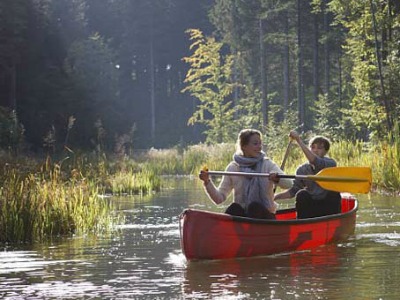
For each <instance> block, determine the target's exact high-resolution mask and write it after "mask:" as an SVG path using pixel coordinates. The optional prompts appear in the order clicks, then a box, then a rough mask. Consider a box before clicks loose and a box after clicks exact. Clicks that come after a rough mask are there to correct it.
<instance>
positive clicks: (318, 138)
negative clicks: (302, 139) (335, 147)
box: [308, 135, 331, 151]
mask: <svg viewBox="0 0 400 300" xmlns="http://www.w3.org/2000/svg"><path fill="white" fill-rule="evenodd" d="M314 144H322V145H323V146H324V148H325V150H326V151H329V148H330V147H331V141H330V140H329V139H328V138H327V137H324V136H321V135H317V136H315V137H313V138H312V139H311V140H310V142H309V143H308V146H309V147H311V146H312V145H314Z"/></svg>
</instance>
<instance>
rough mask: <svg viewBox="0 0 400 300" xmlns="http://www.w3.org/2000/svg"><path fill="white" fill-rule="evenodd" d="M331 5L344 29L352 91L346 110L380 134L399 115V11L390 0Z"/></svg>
mask: <svg viewBox="0 0 400 300" xmlns="http://www.w3.org/2000/svg"><path fill="white" fill-rule="evenodd" d="M330 8H331V11H332V12H333V13H334V14H335V17H336V22H337V23H338V24H341V25H342V26H344V27H345V28H346V30H347V35H346V44H345V49H346V55H347V56H349V60H348V61H349V62H351V66H352V71H351V75H352V82H351V84H353V85H354V89H355V94H354V96H353V99H352V105H351V109H350V110H346V111H345V113H346V114H347V115H348V116H350V118H351V120H352V122H353V123H354V124H355V125H356V126H357V127H358V128H362V127H366V128H368V130H369V131H370V132H371V133H372V135H374V136H377V137H380V138H382V137H384V136H385V135H386V133H387V131H388V130H391V129H392V128H390V124H391V123H392V121H393V120H397V119H398V116H399V115H398V110H397V109H396V108H397V107H398V106H399V103H400V92H399V90H398V88H397V87H393V83H394V85H395V86H396V85H397V82H398V81H397V80H398V78H399V69H398V61H399V51H398V40H399V38H400V32H399V30H398V25H399V20H400V15H399V12H398V11H395V6H389V1H379V2H378V1H375V0H372V1H356V0H351V1H342V0H333V1H331V2H330ZM375 26H376V27H375ZM389 33H390V34H389ZM376 39H377V40H376ZM381 69H382V70H381Z"/></svg>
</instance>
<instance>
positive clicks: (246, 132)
mask: <svg viewBox="0 0 400 300" xmlns="http://www.w3.org/2000/svg"><path fill="white" fill-rule="evenodd" d="M255 134H257V135H258V136H259V137H260V138H262V134H261V131H259V130H257V129H243V130H241V131H240V132H239V134H238V138H237V142H236V152H238V153H240V152H242V148H243V146H246V145H247V144H248V143H249V142H250V138H251V137H252V136H253V135H255Z"/></svg>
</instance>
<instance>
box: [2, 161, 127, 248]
mask: <svg viewBox="0 0 400 300" xmlns="http://www.w3.org/2000/svg"><path fill="white" fill-rule="evenodd" d="M3 176H4V177H5V178H6V179H5V181H4V183H3V186H2V189H1V191H0V199H1V201H0V241H1V242H34V241H43V240H45V239H49V238H51V237H54V236H61V235H71V234H78V235H83V234H88V233H95V234H99V233H105V232H108V231H110V230H111V229H112V228H113V225H114V224H115V223H119V222H120V221H121V220H120V218H121V217H120V216H118V217H116V216H113V214H112V212H113V211H114V210H115V209H114V207H113V205H112V203H111V202H109V201H108V200H107V199H104V198H101V197H100V196H99V191H98V187H97V186H96V185H94V184H93V183H91V182H90V181H88V180H85V179H84V178H80V179H77V178H72V179H71V180H69V181H67V182H66V181H64V180H62V176H61V171H60V168H59V165H55V166H54V168H53V169H52V170H47V171H44V172H42V173H27V174H23V173H20V172H19V171H18V170H17V169H10V170H8V171H7V174H4V175H3Z"/></svg>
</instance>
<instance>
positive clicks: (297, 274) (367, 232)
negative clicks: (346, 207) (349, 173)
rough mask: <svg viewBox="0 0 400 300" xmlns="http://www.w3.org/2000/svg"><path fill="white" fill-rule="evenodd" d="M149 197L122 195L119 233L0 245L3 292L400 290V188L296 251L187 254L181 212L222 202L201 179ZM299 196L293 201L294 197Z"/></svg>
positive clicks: (130, 294) (306, 293)
mask: <svg viewBox="0 0 400 300" xmlns="http://www.w3.org/2000/svg"><path fill="white" fill-rule="evenodd" d="M168 185H169V186H170V188H168V189H166V190H164V191H163V192H162V193H159V194H156V195H153V196H151V197H147V198H138V197H125V198H119V199H115V201H116V202H117V203H118V204H119V207H120V210H122V211H123V212H124V214H125V215H126V224H121V226H120V230H119V232H118V233H114V234H112V235H111V236H104V237H75V238H69V239H61V240H59V241H53V242H52V243H48V244H35V245H33V246H18V247H11V246H9V247H7V248H4V250H3V251H2V252H0V298H2V299H211V298H212V299H398V295H399V294H400V284H399V282H400V251H399V250H400V198H398V197H397V198H391V197H385V196H381V195H371V196H365V195H363V196H359V197H358V198H359V201H360V203H359V204H360V205H359V207H360V208H359V211H358V216H357V227H356V232H355V235H354V236H353V237H352V238H350V239H349V240H348V241H346V242H345V243H341V244H334V245H328V246H324V247H319V248H317V249H314V250H312V251H304V252H296V253H291V254H283V255H275V256H266V257H256V258H247V259H232V260H220V261H201V262H187V261H186V260H185V258H184V256H183V255H182V252H181V249H180V244H179V225H178V219H179V214H180V213H181V212H182V210H183V209H184V208H187V207H195V208H200V209H209V210H214V211H222V210H223V208H222V207H216V206H214V205H213V204H212V203H211V202H210V201H209V200H208V199H207V198H206V197H205V195H204V193H203V191H202V190H201V185H199V184H198V182H197V180H191V179H187V178H186V179H184V178H182V179H175V180H171V181H169V183H168ZM288 205H290V204H288Z"/></svg>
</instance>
